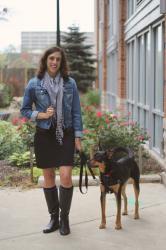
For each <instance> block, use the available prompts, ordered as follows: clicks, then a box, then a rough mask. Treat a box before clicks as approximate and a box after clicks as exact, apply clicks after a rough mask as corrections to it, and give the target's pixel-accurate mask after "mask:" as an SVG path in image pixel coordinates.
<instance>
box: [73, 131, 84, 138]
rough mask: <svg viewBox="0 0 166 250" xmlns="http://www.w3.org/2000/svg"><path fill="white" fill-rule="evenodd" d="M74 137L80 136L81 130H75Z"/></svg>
mask: <svg viewBox="0 0 166 250" xmlns="http://www.w3.org/2000/svg"><path fill="white" fill-rule="evenodd" d="M74 134H75V137H82V132H81V131H75V133H74Z"/></svg>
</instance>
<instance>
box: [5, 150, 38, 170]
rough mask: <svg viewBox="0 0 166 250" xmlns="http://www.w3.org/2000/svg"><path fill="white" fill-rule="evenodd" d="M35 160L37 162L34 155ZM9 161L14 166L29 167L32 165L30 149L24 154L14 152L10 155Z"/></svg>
mask: <svg viewBox="0 0 166 250" xmlns="http://www.w3.org/2000/svg"><path fill="white" fill-rule="evenodd" d="M33 161H34V162H35V155H33ZM9 162H10V163H11V164H12V165H13V166H17V167H29V166H30V151H26V152H24V153H22V154H20V153H13V154H12V155H11V156H10V157H9Z"/></svg>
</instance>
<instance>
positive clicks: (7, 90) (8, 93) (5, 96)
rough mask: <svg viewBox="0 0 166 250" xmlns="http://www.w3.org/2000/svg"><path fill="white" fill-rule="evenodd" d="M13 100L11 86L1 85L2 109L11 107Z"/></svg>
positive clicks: (0, 98)
mask: <svg viewBox="0 0 166 250" xmlns="http://www.w3.org/2000/svg"><path fill="white" fill-rule="evenodd" d="M11 100H12V89H11V87H10V86H9V85H7V84H4V83H0V108H4V107H7V106H9V105H10V102H11Z"/></svg>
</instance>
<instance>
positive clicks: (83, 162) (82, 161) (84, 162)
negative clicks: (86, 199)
mask: <svg viewBox="0 0 166 250" xmlns="http://www.w3.org/2000/svg"><path fill="white" fill-rule="evenodd" d="M78 153H79V156H80V176H79V189H80V192H81V193H82V194H86V193H87V191H88V174H87V157H86V155H85V153H84V152H82V151H79V152H78ZM84 168H85V188H86V189H85V192H83V190H82V180H83V172H84Z"/></svg>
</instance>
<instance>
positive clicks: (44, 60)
mask: <svg viewBox="0 0 166 250" xmlns="http://www.w3.org/2000/svg"><path fill="white" fill-rule="evenodd" d="M54 52H60V53H61V56H62V61H61V65H60V73H61V75H62V77H63V78H64V79H67V78H68V76H69V72H68V71H69V70H68V65H67V59H66V55H65V52H64V50H63V49H62V48H60V47H51V48H49V49H47V50H46V51H45V52H44V54H43V56H42V57H41V59H40V62H39V69H38V71H37V77H38V78H39V79H42V78H43V77H44V74H45V72H46V70H47V58H48V56H49V55H51V54H52V53H54Z"/></svg>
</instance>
